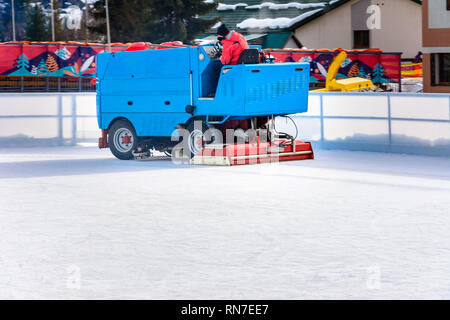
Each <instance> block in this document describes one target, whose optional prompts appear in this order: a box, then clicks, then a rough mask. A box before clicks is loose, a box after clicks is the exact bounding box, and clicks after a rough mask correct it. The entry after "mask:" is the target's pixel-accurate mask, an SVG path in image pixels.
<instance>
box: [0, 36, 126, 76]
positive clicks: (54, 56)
mask: <svg viewBox="0 0 450 320" xmlns="http://www.w3.org/2000/svg"><path fill="white" fill-rule="evenodd" d="M126 47H127V46H123V45H117V46H112V47H111V51H112V52H117V51H122V50H124V49H125V48H126ZM105 49H106V46H105V45H83V44H72V43H67V44H66V43H50V44H21V43H20V44H0V76H9V77H36V76H41V77H95V75H96V66H95V56H96V55H97V54H98V53H100V52H103V51H105Z"/></svg>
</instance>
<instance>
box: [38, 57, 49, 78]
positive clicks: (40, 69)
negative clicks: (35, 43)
mask: <svg viewBox="0 0 450 320" xmlns="http://www.w3.org/2000/svg"><path fill="white" fill-rule="evenodd" d="M48 72H49V71H48V68H47V64H46V63H45V61H44V59H41V62H39V65H38V74H39V75H46V74H47V73H48Z"/></svg>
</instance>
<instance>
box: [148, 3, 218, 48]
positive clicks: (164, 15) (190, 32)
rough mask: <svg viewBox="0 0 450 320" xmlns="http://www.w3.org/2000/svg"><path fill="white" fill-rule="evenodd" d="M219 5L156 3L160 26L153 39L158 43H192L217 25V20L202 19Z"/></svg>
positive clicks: (157, 27)
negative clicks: (178, 41) (171, 41)
mask: <svg viewBox="0 0 450 320" xmlns="http://www.w3.org/2000/svg"><path fill="white" fill-rule="evenodd" d="M216 7H217V3H214V2H213V3H209V2H205V1H204V0H166V1H156V3H155V4H154V8H155V11H156V12H155V13H156V15H158V21H159V22H158V24H157V25H156V28H155V32H154V34H153V36H152V37H151V38H152V39H153V40H154V41H156V42H163V41H170V40H180V41H184V42H186V41H192V40H194V39H195V38H196V37H197V36H198V35H200V34H203V33H205V32H207V31H209V29H211V27H212V26H213V25H214V24H216V23H217V21H218V20H219V19H218V18H217V19H202V18H200V17H199V16H201V15H205V14H207V13H208V12H210V11H212V10H214V9H215V8H216Z"/></svg>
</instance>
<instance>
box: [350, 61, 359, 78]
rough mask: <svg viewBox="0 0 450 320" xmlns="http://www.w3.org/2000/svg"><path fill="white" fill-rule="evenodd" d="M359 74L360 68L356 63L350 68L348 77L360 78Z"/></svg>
mask: <svg viewBox="0 0 450 320" xmlns="http://www.w3.org/2000/svg"><path fill="white" fill-rule="evenodd" d="M358 73H359V67H358V64H357V63H355V64H354V65H352V67H351V68H350V70H349V72H348V74H347V76H348V77H349V78H354V77H357V76H358Z"/></svg>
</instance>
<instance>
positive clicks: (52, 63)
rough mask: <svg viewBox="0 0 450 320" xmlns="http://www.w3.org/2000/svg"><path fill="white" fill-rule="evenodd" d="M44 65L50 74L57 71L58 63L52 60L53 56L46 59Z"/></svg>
mask: <svg viewBox="0 0 450 320" xmlns="http://www.w3.org/2000/svg"><path fill="white" fill-rule="evenodd" d="M45 63H46V64H47V68H48V70H49V71H50V72H55V71H56V70H58V69H59V66H58V63H57V62H56V60H55V58H53V56H51V55H49V56H48V57H47V60H46V61H45Z"/></svg>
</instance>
